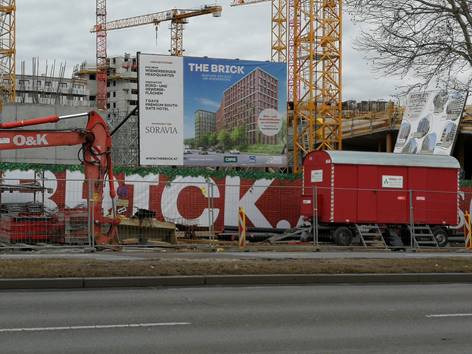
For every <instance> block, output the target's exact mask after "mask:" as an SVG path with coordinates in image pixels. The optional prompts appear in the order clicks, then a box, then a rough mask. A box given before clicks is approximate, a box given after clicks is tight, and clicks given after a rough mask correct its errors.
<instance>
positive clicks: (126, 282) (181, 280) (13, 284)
mask: <svg viewBox="0 0 472 354" xmlns="http://www.w3.org/2000/svg"><path fill="white" fill-rule="evenodd" d="M405 283H429V284H434V283H472V273H423V274H422V273H407V274H295V275H289V274H288V275H287V274H273V275H205V276H162V277H123V278H118V277H117V278H114V277H111V278H110V277H109V278H44V279H0V290H24V289H27V290H33V289H103V288H145V287H170V288H172V287H201V286H225V285H231V286H238V285H240V286H247V285H323V284H405Z"/></svg>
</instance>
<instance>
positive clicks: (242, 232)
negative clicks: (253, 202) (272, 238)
mask: <svg viewBox="0 0 472 354" xmlns="http://www.w3.org/2000/svg"><path fill="white" fill-rule="evenodd" d="M238 230H239V248H244V247H246V231H247V224H246V212H245V211H244V208H239V228H238Z"/></svg>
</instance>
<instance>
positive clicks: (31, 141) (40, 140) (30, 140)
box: [13, 134, 49, 146]
mask: <svg viewBox="0 0 472 354" xmlns="http://www.w3.org/2000/svg"><path fill="white" fill-rule="evenodd" d="M13 144H15V145H16V146H40V145H49V143H48V140H47V139H46V134H37V135H36V136H24V135H15V136H14V137H13Z"/></svg>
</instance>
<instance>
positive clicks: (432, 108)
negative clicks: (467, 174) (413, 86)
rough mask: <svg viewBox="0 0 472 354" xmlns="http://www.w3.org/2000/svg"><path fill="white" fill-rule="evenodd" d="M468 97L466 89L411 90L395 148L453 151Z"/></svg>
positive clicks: (407, 151) (402, 150) (421, 151)
mask: <svg viewBox="0 0 472 354" xmlns="http://www.w3.org/2000/svg"><path fill="white" fill-rule="evenodd" d="M466 101H467V94H466V93H465V92H458V91H450V92H446V91H439V90H436V91H424V92H414V93H411V94H410V95H409V96H408V99H407V104H406V109H405V113H404V116H403V121H402V124H401V126H400V131H399V132H398V138H397V142H396V144H395V150H394V152H395V153H404V154H437V155H451V153H452V149H453V147H454V143H455V141H456V137H457V134H458V130H459V124H460V120H461V118H462V114H463V111H464V107H465V102H466Z"/></svg>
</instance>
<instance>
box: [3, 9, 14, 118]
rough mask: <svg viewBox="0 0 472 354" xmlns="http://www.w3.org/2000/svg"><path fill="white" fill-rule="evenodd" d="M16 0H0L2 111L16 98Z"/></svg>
mask: <svg viewBox="0 0 472 354" xmlns="http://www.w3.org/2000/svg"><path fill="white" fill-rule="evenodd" d="M15 59H16V0H0V112H1V110H2V106H3V101H4V100H6V101H9V102H15V99H16V68H15V66H16V62H15Z"/></svg>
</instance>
